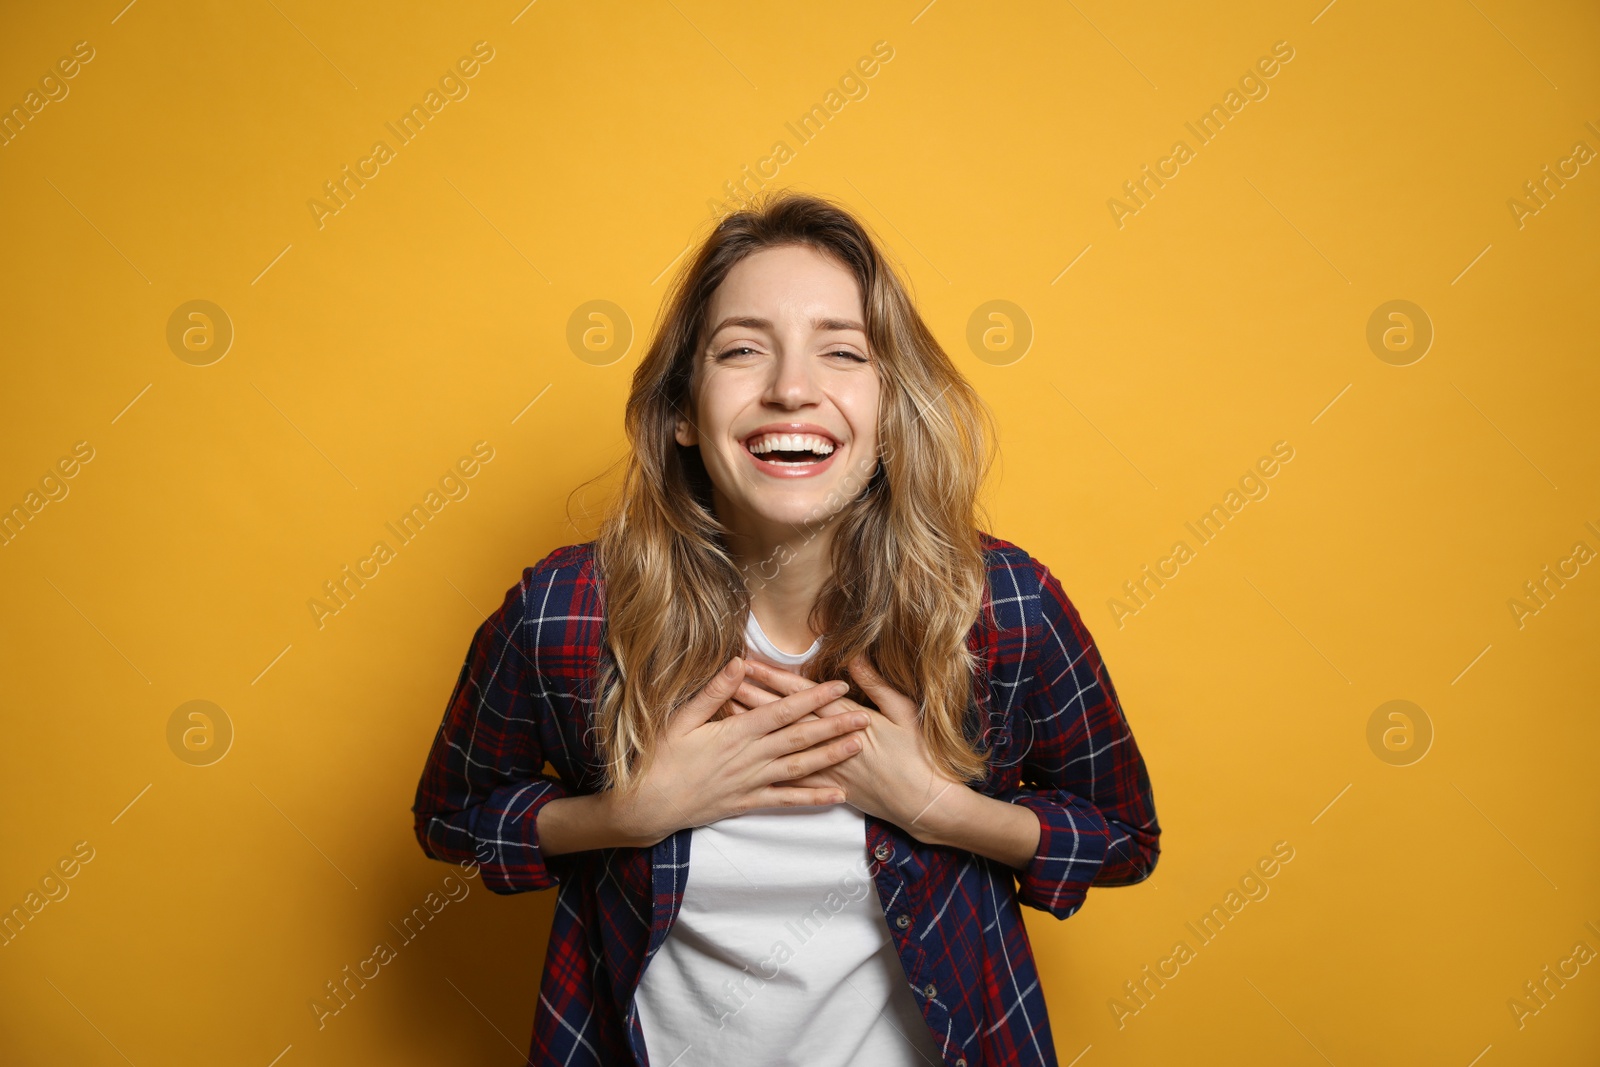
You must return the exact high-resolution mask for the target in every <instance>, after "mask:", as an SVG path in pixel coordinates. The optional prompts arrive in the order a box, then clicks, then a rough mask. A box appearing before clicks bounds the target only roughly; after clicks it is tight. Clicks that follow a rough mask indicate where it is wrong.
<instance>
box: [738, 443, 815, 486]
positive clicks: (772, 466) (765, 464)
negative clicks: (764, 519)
mask: <svg viewBox="0 0 1600 1067" xmlns="http://www.w3.org/2000/svg"><path fill="white" fill-rule="evenodd" d="M739 450H740V451H741V452H743V453H744V454H745V455H747V456H749V457H750V462H751V463H754V464H755V467H756V470H758V471H760V472H761V473H762V474H765V475H767V476H768V477H769V478H815V477H816V476H817V475H819V474H821V473H822V472H823V471H825V470H827V469H828V468H829V467H831V466H833V461H834V460H835V459H836V458H838V455H839V449H838V447H837V446H835V448H834V450H833V451H832V452H829V453H828V455H827V458H826V459H819V460H817V462H815V463H794V464H789V463H774V462H772V461H771V460H768V459H762V458H761V457H760V456H758V455H756V454H755V453H754V452H752V451H750V450H749V449H748V448H745V447H744V446H743V445H740V446H739Z"/></svg>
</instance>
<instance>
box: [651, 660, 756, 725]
mask: <svg viewBox="0 0 1600 1067" xmlns="http://www.w3.org/2000/svg"><path fill="white" fill-rule="evenodd" d="M748 663H749V661H748V660H745V659H743V658H741V657H739V656H735V657H733V659H731V660H729V661H728V663H727V666H725V667H723V669H722V670H721V671H718V672H717V676H716V677H715V678H713V679H711V681H710V682H708V683H707V684H706V687H705V688H704V689H702V690H700V692H698V693H696V694H695V695H694V696H693V697H691V698H690V699H689V702H688V703H686V704H684V705H683V707H681V708H679V709H678V710H677V712H676V714H674V715H673V716H672V719H671V721H670V722H668V724H667V729H668V731H669V732H671V733H672V734H673V736H678V735H681V734H686V733H688V732H689V731H691V730H694V729H696V728H698V727H700V726H704V725H705V724H706V722H707V721H709V720H710V718H711V717H712V716H713V715H715V714H716V713H717V711H718V710H720V709H721V707H722V705H723V704H724V703H725V702H726V701H728V700H729V699H730V698H731V697H732V696H733V694H734V692H735V691H736V690H737V689H738V688H739V685H740V683H742V682H743V681H744V672H745V668H746V666H748Z"/></svg>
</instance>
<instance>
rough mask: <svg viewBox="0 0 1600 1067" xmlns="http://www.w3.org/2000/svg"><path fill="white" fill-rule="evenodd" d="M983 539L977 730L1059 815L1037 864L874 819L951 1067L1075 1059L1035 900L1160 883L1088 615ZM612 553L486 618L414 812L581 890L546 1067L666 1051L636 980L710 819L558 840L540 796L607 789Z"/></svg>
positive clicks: (554, 970) (548, 1018) (469, 854)
mask: <svg viewBox="0 0 1600 1067" xmlns="http://www.w3.org/2000/svg"><path fill="white" fill-rule="evenodd" d="M981 536H982V543H983V548H984V553H985V556H986V559H987V567H988V593H987V597H988V599H989V600H990V602H991V603H992V604H993V606H994V611H995V615H996V621H997V623H998V628H992V627H990V626H988V625H987V624H986V621H985V620H984V619H982V618H980V620H979V621H978V622H977V623H975V624H974V626H973V629H972V631H971V633H970V635H969V637H968V647H969V648H971V649H972V650H973V652H974V653H975V654H976V655H977V656H978V661H979V663H981V664H984V665H985V666H986V670H987V683H988V684H987V685H978V686H974V689H975V690H977V692H976V693H975V699H974V701H973V702H972V703H971V704H969V707H968V720H969V730H968V736H969V737H973V736H977V737H980V738H981V739H986V740H987V743H988V744H989V745H990V746H991V747H992V748H993V749H994V756H993V757H992V759H991V764H990V771H989V774H988V777H987V779H986V780H985V781H984V782H982V783H981V784H975V785H973V788H975V789H977V790H979V791H980V792H982V793H984V794H985V795H987V796H991V797H995V798H997V799H999V800H1004V801H1007V802H1009V803H1013V804H1021V805H1023V806H1024V807H1027V808H1030V809H1031V810H1033V811H1034V812H1035V813H1037V815H1038V817H1039V826H1040V832H1039V846H1038V850H1037V852H1036V853H1035V855H1034V857H1033V859H1032V860H1031V861H1030V862H1029V863H1028V865H1027V867H1026V868H1025V869H1022V870H1017V869H1015V868H1012V867H1010V866H1008V865H1007V864H1004V863H1000V862H996V861H993V860H990V859H988V858H986V857H983V856H979V855H976V854H974V853H971V852H967V851H964V850H961V849H955V848H947V847H941V846H935V845H928V844H924V843H922V842H921V841H918V840H917V839H916V838H914V837H912V836H911V835H909V834H907V833H906V832H905V831H904V830H902V829H900V828H899V827H898V826H896V825H894V824H893V823H890V822H887V821H884V820H882V819H878V818H876V817H874V816H872V815H870V814H869V815H867V816H866V843H865V848H866V851H867V853H868V854H869V857H868V859H867V863H868V869H869V870H871V871H872V872H873V880H874V881H875V883H876V885H877V889H878V899H879V901H880V902H881V903H882V905H883V910H884V915H885V917H886V919H887V920H888V929H889V931H890V934H891V936H892V938H893V939H894V942H895V946H896V949H897V950H898V953H899V956H900V962H901V964H902V966H903V967H904V969H905V975H906V979H907V981H908V982H909V983H910V985H911V988H912V991H913V995H914V996H915V998H916V1003H917V1005H918V1006H919V1007H920V1008H921V1010H922V1015H923V1018H924V1019H925V1020H926V1022H927V1024H928V1027H929V1029H930V1030H931V1031H932V1033H933V1035H934V1039H935V1041H936V1042H937V1043H938V1044H939V1045H940V1046H941V1049H942V1052H943V1057H944V1063H945V1065H946V1067H980V1065H982V1067H1012V1065H1016V1067H1021V1065H1025V1064H1026V1065H1038V1064H1044V1065H1052V1067H1053V1065H1055V1064H1056V1063H1057V1060H1056V1054H1055V1047H1054V1043H1053V1039H1052V1037H1051V1033H1050V1020H1049V1016H1048V1014H1047V1012H1046V1010H1045V997H1044V991H1043V989H1042V987H1041V986H1040V984H1039V974H1038V971H1037V969H1036V967H1035V964H1034V959H1033V952H1032V949H1031V947H1030V945H1029V942H1028V935H1027V930H1026V929H1025V927H1024V925H1023V918H1022V911H1021V908H1020V907H1019V904H1027V905H1029V906H1030V907H1033V908H1037V909H1039V910H1041V911H1047V912H1049V913H1050V914H1052V915H1054V916H1055V917H1057V918H1058V919H1065V918H1067V917H1068V916H1070V915H1072V914H1073V913H1075V912H1076V911H1077V910H1078V909H1079V908H1080V907H1082V906H1083V901H1084V896H1085V894H1086V893H1087V892H1088V890H1089V887H1090V886H1091V885H1103V886H1112V885H1129V884H1131V883H1134V882H1138V881H1141V880H1142V879H1144V878H1146V877H1148V876H1149V874H1150V872H1151V871H1152V870H1153V869H1154V868H1155V865H1156V859H1157V856H1158V854H1159V852H1160V849H1159V845H1158V841H1159V838H1160V833H1161V830H1160V827H1159V826H1158V825H1157V823H1156V813H1155V802H1154V797H1153V795H1152V793H1151V789H1150V780H1149V776H1148V775H1147V773H1146V771H1145V765H1144V760H1143V759H1142V757H1141V756H1140V754H1139V749H1138V746H1137V745H1136V744H1135V742H1134V738H1133V734H1132V732H1131V731H1130V730H1129V728H1128V723H1127V720H1126V719H1125V718H1124V717H1123V713H1122V707H1121V704H1120V703H1119V701H1118V699H1117V693H1116V690H1115V689H1114V688H1113V687H1112V684H1111V679H1110V677H1109V675H1108V674H1107V673H1106V669H1105V665H1104V664H1103V663H1102V662H1101V658H1100V653H1099V650H1098V649H1097V648H1096V647H1095V644H1094V640H1093V638H1092V637H1090V635H1089V631H1088V630H1087V629H1086V628H1085V627H1084V624H1083V620H1082V619H1081V618H1079V615H1078V612H1077V610H1076V608H1074V606H1073V605H1072V603H1071V601H1069V600H1068V599H1067V596H1066V594H1065V593H1064V592H1063V591H1062V589H1061V585H1060V583H1059V582H1058V581H1057V580H1056V578H1055V576H1054V575H1052V574H1051V573H1050V571H1049V570H1048V568H1046V567H1045V566H1044V565H1043V564H1041V563H1039V562H1038V561H1037V560H1035V559H1034V558H1033V557H1032V556H1030V555H1029V554H1028V553H1026V552H1024V551H1023V550H1022V549H1020V548H1018V547H1017V546H1015V545H1013V544H1010V543H1009V542H1006V541H1002V540H1000V539H998V538H995V537H992V536H990V535H988V534H982V535H981ZM593 547H594V543H593V542H588V543H585V544H581V545H568V546H566V547H564V548H559V549H557V550H555V551H554V552H552V553H550V555H548V556H546V557H545V558H544V559H543V560H542V561H540V562H539V563H538V564H537V565H536V566H533V567H529V568H527V569H526V570H525V571H524V572H523V575H522V581H520V582H519V583H518V584H517V585H516V586H515V587H513V588H512V589H511V590H510V591H509V592H508V593H507V594H506V598H505V602H504V603H503V604H502V605H501V606H500V607H499V608H498V609H497V610H496V611H495V612H494V614H492V615H490V616H489V618H488V619H487V620H485V621H484V623H483V624H482V625H481V626H479V627H478V630H477V633H476V634H475V635H474V637H473V639H472V644H471V646H470V648H469V649H468V651H467V656H466V661H465V663H463V665H462V668H461V674H460V676H459V678H458V679H457V681H456V686H455V692H454V693H453V694H452V695H451V697H450V701H449V704H448V705H447V706H446V709H445V714H444V721H443V723H442V725H441V726H440V728H439V732H438V734H437V736H436V737H435V739H434V742H433V748H432V751H431V753H430V754H429V756H428V762H427V765H426V766H425V768H424V769H423V773H422V780H421V782H420V783H419V785H418V787H417V796H416V803H415V805H414V806H413V808H412V811H413V813H414V815H415V826H416V836H417V840H418V842H420V843H421V845H422V850H423V852H425V853H427V855H428V856H430V857H432V858H434V859H438V860H447V861H450V862H457V863H459V862H464V861H476V862H477V863H479V864H480V865H481V870H482V873H483V882H484V884H485V885H486V886H487V887H488V888H489V889H490V890H491V891H493V892H495V893H501V894H509V893H521V892H526V891H528V890H536V889H548V888H550V887H552V886H559V887H560V888H559V891H558V893H557V896H556V909H555V918H554V921H553V923H552V928H551V931H550V944H549V949H548V951H547V955H546V957H545V965H544V975H543V978H542V981H541V984H540V989H539V1003H538V1008H537V1011H536V1013H535V1016H534V1026H533V1043H532V1047H531V1048H530V1050H529V1052H528V1064H530V1065H532V1067H543V1065H546V1064H562V1065H566V1067H580V1065H589V1067H617V1065H619V1064H638V1065H644V1064H648V1062H649V1060H648V1056H647V1055H646V1052H645V1042H644V1035H643V1031H642V1029H641V1027H640V1023H639V1017H638V1013H637V1011H636V1010H635V1002H634V993H635V991H636V990H637V989H638V987H639V981H640V978H641V976H642V975H643V973H644V969H645V966H646V964H647V963H649V961H650V958H651V956H652V955H653V954H654V953H655V951H656V949H657V948H659V947H660V945H661V943H662V941H663V940H664V939H665V937H666V935H667V931H668V930H669V928H670V927H671V926H672V923H673V920H674V919H675V918H676V916H677V913H678V907H679V905H680V904H681V903H682V901H683V891H684V886H685V885H686V883H687V880H688V874H689V858H690V857H689V842H690V838H691V835H692V828H691V827H685V828H683V829H680V830H678V831H677V832H675V833H672V834H669V835H667V836H666V837H665V838H663V839H662V840H661V841H659V842H657V843H656V844H655V845H653V846H651V847H649V848H605V849H588V850H585V851H582V852H569V853H562V854H559V855H553V856H545V855H543V854H542V853H541V851H540V849H539V835H538V832H537V829H536V819H537V817H538V815H539V809H540V808H542V807H543V806H544V805H545V804H548V803H549V802H550V801H552V800H555V799H557V798H559V797H566V796H573V795H577V794H584V793H592V792H595V791H596V790H597V788H598V783H599V770H598V764H597V761H596V760H595V754H594V751H593V749H592V747H591V746H590V743H589V732H588V722H589V719H588V714H589V708H590V706H591V705H592V704H593V700H594V692H593V690H594V679H595V673H596V664H597V663H598V662H599V657H600V656H601V655H602V654H607V655H609V653H608V652H605V646H604V641H603V638H602V631H603V626H604V617H603V598H604V582H603V579H602V578H601V576H600V575H599V574H598V573H596V569H595V566H594V560H593V554H592V553H593ZM975 715H981V719H978V720H976V722H975V721H974V716H975ZM978 723H981V724H982V726H983V728H982V729H981V730H980V729H978V728H977V724H978ZM546 761H548V762H549V763H550V764H551V765H552V766H553V767H554V769H555V771H556V776H551V775H548V774H546V773H544V768H545V764H546ZM873 860H876V861H878V862H872V861H873Z"/></svg>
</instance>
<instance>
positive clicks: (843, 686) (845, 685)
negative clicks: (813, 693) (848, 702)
mask: <svg viewBox="0 0 1600 1067" xmlns="http://www.w3.org/2000/svg"><path fill="white" fill-rule="evenodd" d="M833 691H834V692H835V693H837V694H838V695H839V696H844V695H845V694H846V693H848V692H850V683H849V682H834V683H833Z"/></svg>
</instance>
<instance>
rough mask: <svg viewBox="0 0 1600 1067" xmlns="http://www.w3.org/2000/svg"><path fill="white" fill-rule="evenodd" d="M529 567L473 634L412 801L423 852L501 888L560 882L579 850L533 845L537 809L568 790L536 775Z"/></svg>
mask: <svg viewBox="0 0 1600 1067" xmlns="http://www.w3.org/2000/svg"><path fill="white" fill-rule="evenodd" d="M534 573H535V568H533V567H529V568H527V569H526V570H525V571H524V572H523V576H522V581H521V582H520V583H518V584H517V585H516V586H514V587H512V589H511V590H510V591H509V592H508V593H507V594H506V598H505V602H504V603H503V604H501V605H500V607H499V608H498V609H497V610H496V611H495V612H494V613H493V614H492V615H490V616H489V617H488V618H487V619H485V620H484V621H483V624H482V625H480V626H479V627H478V630H477V632H476V633H475V634H474V635H473V638H472V644H471V646H470V647H469V648H468V649H467V656H466V660H465V662H463V663H462V665H461V673H460V675H459V676H458V677H457V679H456V686H455V691H454V692H453V693H452V694H451V696H450V700H449V703H448V704H447V705H446V706H445V713H444V721H443V722H442V723H441V724H440V726H439V731H438V733H437V734H436V735H435V736H434V741H433V748H432V750H431V751H430V752H429V753H428V761H427V764H426V765H425V766H424V767H423V771H422V779H421V781H420V782H419V783H418V785H417V796H416V802H415V803H414V804H413V805H412V809H411V810H412V814H413V816H414V830H415V833H416V836H417V841H418V842H419V843H420V844H421V845H422V851H423V852H424V853H426V854H427V855H428V856H429V857H430V858H432V859H437V860H446V861H450V862H455V863H466V862H475V863H477V864H478V865H479V869H480V870H481V872H482V874H483V884H484V885H485V886H487V887H488V888H489V889H490V890H491V891H492V892H495V893H500V894H509V893H522V892H527V891H529V890H535V889H548V888H550V887H551V886H555V885H558V884H559V883H560V882H562V881H563V880H564V878H565V877H566V876H567V875H568V874H569V873H571V870H572V865H573V863H574V862H575V860H574V857H575V856H576V855H577V854H575V853H574V854H567V853H563V854H561V855H557V856H550V857H546V856H545V855H544V854H543V852H542V851H541V850H540V848H539V834H538V829H537V826H538V823H537V820H538V816H539V811H540V809H542V808H543V807H544V806H545V805H546V804H548V803H550V802H551V801H552V800H556V799H558V798H560V797H564V796H569V795H572V793H571V791H569V790H568V789H567V787H566V786H564V785H563V784H562V783H561V782H560V781H559V780H558V779H556V778H554V777H552V776H550V775H547V774H545V773H543V770H544V765H545V746H544V743H543V741H542V737H545V736H549V734H548V733H547V732H546V731H547V730H548V729H549V728H550V705H549V698H548V693H547V687H546V686H545V685H543V684H542V682H541V679H540V676H539V675H538V673H537V671H536V670H535V669H534V664H533V661H532V660H531V659H529V656H528V649H527V648H526V647H525V644H526V629H527V627H526V625H525V623H526V622H527V621H528V611H529V604H530V603H531V602H532V600H533V597H532V596H531V595H530V594H531V590H532V583H533V578H534Z"/></svg>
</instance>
